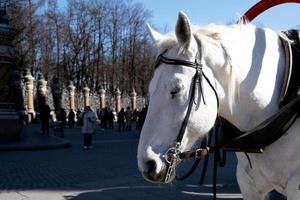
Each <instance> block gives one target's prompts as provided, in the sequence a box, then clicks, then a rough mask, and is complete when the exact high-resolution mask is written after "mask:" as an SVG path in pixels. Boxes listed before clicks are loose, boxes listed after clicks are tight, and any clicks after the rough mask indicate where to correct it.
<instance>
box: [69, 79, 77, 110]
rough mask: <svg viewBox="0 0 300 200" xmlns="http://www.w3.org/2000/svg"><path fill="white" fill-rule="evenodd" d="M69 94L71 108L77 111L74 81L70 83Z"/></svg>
mask: <svg viewBox="0 0 300 200" xmlns="http://www.w3.org/2000/svg"><path fill="white" fill-rule="evenodd" d="M67 89H68V92H69V108H70V109H73V110H75V89H76V88H75V86H74V84H73V81H70V83H69V85H68V87H67Z"/></svg>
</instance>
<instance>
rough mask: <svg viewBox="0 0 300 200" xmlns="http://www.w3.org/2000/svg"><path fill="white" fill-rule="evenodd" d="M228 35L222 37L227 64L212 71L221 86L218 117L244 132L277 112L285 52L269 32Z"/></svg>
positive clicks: (245, 31) (236, 31) (243, 30)
mask: <svg viewBox="0 0 300 200" xmlns="http://www.w3.org/2000/svg"><path fill="white" fill-rule="evenodd" d="M227 31H228V32H226V31H225V32H224V34H223V35H222V33H221V38H222V42H223V45H224V46H225V51H226V53H225V54H224V53H223V55H226V54H228V58H225V60H227V62H225V64H224V66H222V67H215V68H214V67H212V68H213V69H212V70H213V72H214V75H215V77H216V79H217V81H218V83H219V84H220V86H221V87H220V88H221V89H220V90H218V93H219V96H220V110H219V115H221V116H222V117H224V118H226V119H227V120H228V121H230V122H231V123H233V124H234V125H235V126H237V127H238V128H239V129H240V130H244V131H246V130H249V129H252V128H254V127H255V126H257V125H258V124H260V123H261V122H262V121H264V120H265V119H267V118H268V117H270V116H271V115H272V114H274V113H275V112H276V111H278V105H279V96H280V90H281V84H282V79H283V73H284V62H285V59H284V52H283V49H282V47H281V42H280V39H279V37H278V35H277V33H275V32H274V31H271V30H269V29H259V28H254V27H252V28H251V27H247V26H245V27H241V28H239V29H230V31H229V30H227ZM229 58H230V60H229V61H228V59H229ZM232 73H233V74H232ZM230 87H231V88H230Z"/></svg>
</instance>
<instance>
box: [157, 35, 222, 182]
mask: <svg viewBox="0 0 300 200" xmlns="http://www.w3.org/2000/svg"><path fill="white" fill-rule="evenodd" d="M196 41H197V44H198V47H199V48H198V52H197V54H196V58H195V61H194V62H190V61H186V60H179V59H170V58H167V57H165V56H164V54H165V53H166V52H167V50H165V51H164V52H163V53H161V54H160V55H159V56H158V57H157V59H156V62H155V69H156V68H158V67H159V66H160V64H161V63H164V64H167V65H180V66H185V67H191V68H194V69H195V70H196V73H195V75H194V77H193V79H192V83H191V84H192V89H191V95H190V99H189V104H188V109H187V112H186V115H185V117H184V120H183V122H182V124H181V128H180V130H179V133H178V135H177V138H176V143H175V145H174V146H173V147H171V148H169V149H168V150H167V152H166V153H165V154H164V158H165V160H166V162H167V163H168V169H167V173H166V176H165V180H164V181H165V183H169V182H170V180H171V176H172V174H175V168H176V163H177V162H178V161H179V160H180V159H185V158H190V157H196V158H200V157H203V156H206V155H207V154H208V153H209V152H210V151H212V149H211V148H210V147H208V146H206V147H204V148H202V146H203V145H201V148H200V149H197V150H195V151H186V152H181V151H180V146H181V142H182V139H183V137H184V133H185V130H186V127H187V124H188V120H189V117H190V114H191V110H192V107H193V104H194V103H195V94H196V90H197V88H198V89H199V95H198V97H199V98H200V101H198V102H201V99H203V103H204V104H206V102H205V98H204V95H203V85H202V81H203V78H204V80H206V81H207V83H208V84H209V86H210V87H211V88H212V90H213V92H214V93H215V96H216V100H217V106H218V108H219V98H218V94H217V91H216V89H215V88H214V86H213V84H212V83H211V82H210V80H209V79H208V78H207V76H206V75H205V73H204V72H203V64H202V51H201V42H200V40H198V39H196ZM194 165H195V164H194ZM196 167H197V166H196ZM193 168H195V167H193Z"/></svg>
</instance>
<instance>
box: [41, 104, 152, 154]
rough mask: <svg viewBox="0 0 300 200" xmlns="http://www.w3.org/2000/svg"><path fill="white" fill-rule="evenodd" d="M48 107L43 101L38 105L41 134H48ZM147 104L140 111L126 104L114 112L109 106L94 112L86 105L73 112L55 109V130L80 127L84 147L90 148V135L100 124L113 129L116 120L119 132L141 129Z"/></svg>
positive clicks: (102, 127) (49, 117) (103, 127)
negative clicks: (56, 123)
mask: <svg viewBox="0 0 300 200" xmlns="http://www.w3.org/2000/svg"><path fill="white" fill-rule="evenodd" d="M50 112H51V109H50V107H49V106H48V105H47V104H46V103H44V104H42V105H41V106H40V120H41V130H42V134H44V135H49V121H50V119H51V115H50ZM146 113H147V106H145V107H144V108H143V109H142V110H141V111H138V110H137V109H135V110H131V108H130V107H129V106H128V107H127V108H126V110H125V109H124V108H122V109H121V110H120V112H119V113H115V112H114V111H113V109H111V108H110V107H105V108H102V109H99V110H97V111H96V112H94V111H93V110H92V109H91V107H90V106H86V107H85V108H84V110H83V112H81V111H80V110H79V109H78V110H77V112H76V113H75V111H74V110H73V109H71V110H70V111H69V113H68V114H67V112H66V111H65V109H64V108H61V109H60V110H59V111H57V112H56V113H55V114H56V121H57V122H58V126H56V127H55V128H56V129H57V130H56V131H59V132H62V136H63V132H64V128H66V127H69V128H74V127H75V126H77V127H81V129H82V131H81V132H82V134H83V136H84V137H83V138H84V142H83V143H84V148H85V149H91V148H92V146H91V143H92V135H93V134H94V133H95V129H96V128H97V126H100V128H101V130H106V129H111V130H113V129H114V124H115V122H117V124H118V125H117V129H118V131H120V132H123V131H132V130H133V129H134V128H135V129H136V130H141V129H142V126H143V123H144V121H145V118H146Z"/></svg>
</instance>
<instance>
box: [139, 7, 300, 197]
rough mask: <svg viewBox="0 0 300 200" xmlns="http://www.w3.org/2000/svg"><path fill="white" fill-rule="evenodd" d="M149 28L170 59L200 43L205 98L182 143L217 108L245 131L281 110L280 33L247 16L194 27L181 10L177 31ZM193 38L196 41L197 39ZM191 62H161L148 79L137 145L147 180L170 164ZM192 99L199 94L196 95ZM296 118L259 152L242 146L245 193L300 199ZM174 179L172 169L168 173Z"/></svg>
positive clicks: (156, 178)
mask: <svg viewBox="0 0 300 200" xmlns="http://www.w3.org/2000/svg"><path fill="white" fill-rule="evenodd" d="M148 28H149V32H150V34H151V37H152V39H153V41H154V46H155V47H157V50H158V54H161V53H162V52H165V53H164V54H163V55H164V57H166V58H169V59H180V60H185V61H190V62H194V61H195V59H196V58H197V55H198V54H199V51H201V56H200V59H201V61H202V63H203V73H204V74H205V75H206V76H207V78H208V79H209V82H210V83H212V84H213V88H214V89H215V90H216V91H217V96H218V98H219V103H220V104H219V108H218V107H217V98H216V95H215V93H214V91H213V89H212V87H211V86H210V85H209V83H208V81H205V80H203V81H202V84H203V86H202V87H203V91H202V92H203V96H204V98H205V101H206V103H205V104H204V103H203V101H201V102H200V105H197V104H194V105H193V107H192V109H191V114H190V117H189V120H188V124H187V128H186V130H185V133H184V137H183V139H182V142H181V145H180V147H179V150H180V151H186V150H189V149H190V148H191V147H192V146H193V144H194V143H195V142H196V141H197V140H198V139H200V138H201V137H203V136H204V135H205V134H207V133H208V132H209V130H210V129H211V128H212V127H213V126H214V122H215V119H216V116H217V115H220V116H222V117H223V118H225V119H227V120H228V121H229V122H231V123H232V124H234V125H235V126H236V127H237V128H239V129H240V130H242V131H247V130H251V129H252V128H254V127H256V126H257V125H259V124H260V123H261V122H263V121H264V120H265V119H267V118H268V117H270V116H271V115H273V114H274V113H276V112H277V111H278V110H279V98H280V90H281V85H282V83H283V76H284V71H285V69H284V64H285V55H284V49H283V47H282V44H281V40H280V38H279V35H278V33H276V32H274V31H272V30H270V29H267V28H257V27H255V26H254V25H251V24H233V25H229V26H224V25H208V26H206V27H202V28H199V27H194V26H193V27H192V26H191V24H190V22H189V19H188V18H187V17H186V15H185V14H184V13H182V12H180V13H179V17H178V21H177V24H176V30H175V34H169V35H161V34H159V33H158V32H156V31H154V30H153V29H152V28H151V27H150V26H149V27H148ZM197 41H200V43H199V42H197ZM195 73H196V70H195V69H194V68H192V67H187V66H184V65H173V66H172V64H166V63H160V64H159V66H158V67H157V69H156V70H155V73H154V76H153V78H152V80H151V83H150V86H149V95H150V103H149V107H148V113H147V117H146V120H145V124H144V126H143V129H142V132H141V136H140V141H139V146H138V153H137V159H138V167H139V170H140V172H141V173H142V174H143V176H144V177H145V178H146V179H147V180H149V181H152V182H158V183H163V182H165V177H166V173H167V169H168V163H167V162H166V159H165V157H164V155H165V153H166V152H167V150H168V149H169V148H171V147H173V146H174V145H175V143H176V137H177V135H178V132H179V129H180V127H181V124H182V121H183V120H184V118H185V115H186V113H187V108H188V104H189V99H190V95H191V92H192V89H191V85H192V84H191V83H192V78H193V77H194V75H195ZM197 94H198V93H197V92H196V97H195V99H199V98H201V97H198V96H197ZM299 130H300V121H299V120H298V119H297V120H296V121H295V123H294V124H293V125H292V127H291V128H290V129H289V130H288V132H287V133H286V134H284V135H283V136H282V137H281V138H280V139H278V140H277V141H276V142H274V143H272V144H271V145H269V146H267V147H266V148H265V149H264V152H263V153H262V154H249V157H250V160H251V162H252V168H251V167H250V165H249V162H248V159H247V157H246V155H245V154H244V153H236V155H237V158H238V165H237V180H238V184H239V187H240V190H241V192H242V195H243V197H244V199H245V200H263V199H266V198H268V193H269V192H270V191H272V190H274V189H275V190H276V191H278V192H279V193H281V194H283V195H285V196H286V197H287V199H288V200H299V199H300V153H299V151H298V150H299V144H300V134H299ZM171 179H174V174H171Z"/></svg>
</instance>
